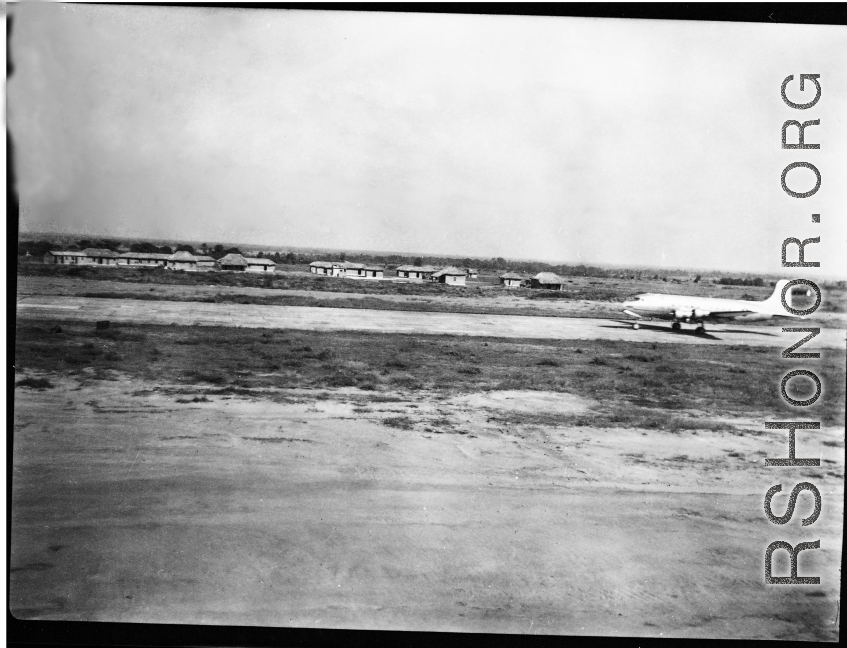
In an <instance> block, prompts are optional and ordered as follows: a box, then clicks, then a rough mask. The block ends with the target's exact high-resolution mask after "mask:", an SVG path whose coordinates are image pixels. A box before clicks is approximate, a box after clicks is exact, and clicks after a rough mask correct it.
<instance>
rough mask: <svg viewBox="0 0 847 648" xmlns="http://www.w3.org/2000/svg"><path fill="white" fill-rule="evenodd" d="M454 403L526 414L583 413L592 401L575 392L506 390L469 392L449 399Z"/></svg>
mask: <svg viewBox="0 0 847 648" xmlns="http://www.w3.org/2000/svg"><path fill="white" fill-rule="evenodd" d="M451 402H452V403H454V404H456V405H465V406H467V407H475V408H486V409H504V410H509V411H512V412H526V413H528V414H536V413H545V414H583V413H585V412H588V411H589V410H590V408H591V406H592V404H593V401H591V400H589V399H587V398H582V397H580V396H577V395H575V394H567V393H562V392H549V391H531V390H511V391H509V390H507V391H492V392H484V393H478V394H469V395H467V396H461V397H459V398H454V399H451Z"/></svg>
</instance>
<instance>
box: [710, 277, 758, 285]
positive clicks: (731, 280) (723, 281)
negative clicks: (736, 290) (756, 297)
mask: <svg viewBox="0 0 847 648" xmlns="http://www.w3.org/2000/svg"><path fill="white" fill-rule="evenodd" d="M717 283H719V284H720V285H722V286H764V285H765V280H764V279H762V278H761V277H756V278H755V279H750V278H743V279H742V278H740V277H721V278H720V279H718V280H717Z"/></svg>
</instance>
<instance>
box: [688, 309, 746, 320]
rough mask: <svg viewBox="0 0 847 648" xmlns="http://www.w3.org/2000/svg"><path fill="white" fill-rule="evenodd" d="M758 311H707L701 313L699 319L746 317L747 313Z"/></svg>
mask: <svg viewBox="0 0 847 648" xmlns="http://www.w3.org/2000/svg"><path fill="white" fill-rule="evenodd" d="M756 312H758V311H754V310H751V309H749V308H739V309H737V310H724V311H708V312H706V313H703V314H702V315H701V317H704V318H714V319H729V318H732V317H737V316H739V315H746V314H748V313H756Z"/></svg>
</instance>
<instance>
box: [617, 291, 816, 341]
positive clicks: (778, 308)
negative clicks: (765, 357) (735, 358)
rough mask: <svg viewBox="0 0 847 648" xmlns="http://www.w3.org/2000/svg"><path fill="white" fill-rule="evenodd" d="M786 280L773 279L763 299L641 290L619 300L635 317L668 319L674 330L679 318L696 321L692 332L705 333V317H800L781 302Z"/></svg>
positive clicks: (728, 318) (687, 321)
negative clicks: (768, 291) (643, 291)
mask: <svg viewBox="0 0 847 648" xmlns="http://www.w3.org/2000/svg"><path fill="white" fill-rule="evenodd" d="M787 283H788V280H787V279H781V280H780V281H777V282H776V287H775V288H774V291H773V294H772V295H771V296H770V297H768V298H767V299H765V300H764V301H747V300H744V299H722V298H720V297H692V296H690V295H661V294H657V293H642V294H640V295H636V296H635V297H631V298H629V299H627V300H626V301H625V302H624V303H623V305H624V311H623V312H624V313H626V314H627V315H632V316H633V317H638V318H644V317H647V318H651V319H652V318H656V319H666V320H672V321H673V323H672V324H671V328H672V329H673V330H674V331H679V330H680V329H681V328H682V322H685V323H686V324H697V328H696V329H695V333H697V334H698V335H705V333H706V327H705V322H707V321H722V320H747V321H753V320H764V319H769V318H771V317H795V318H798V319H803V318H802V317H800V316H799V315H794V314H792V313H789V312H788V311H786V310H785V308H783V306H782V289H783V287H784V286H785V284H787ZM785 301H786V303H787V304H788V305H789V306H792V303H791V291H790V290H789V291H788V292H787V293H786V295H785ZM632 328H634V329H639V328H640V326H639V324H638V322H635V323H633V325H632Z"/></svg>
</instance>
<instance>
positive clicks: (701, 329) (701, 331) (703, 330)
mask: <svg viewBox="0 0 847 648" xmlns="http://www.w3.org/2000/svg"><path fill="white" fill-rule="evenodd" d="M694 332H695V333H696V334H697V335H706V327H705V326H698V327H697V328H696V329H694Z"/></svg>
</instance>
